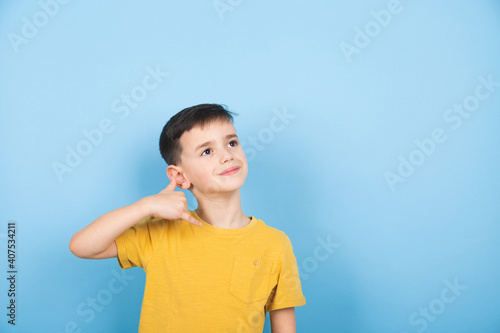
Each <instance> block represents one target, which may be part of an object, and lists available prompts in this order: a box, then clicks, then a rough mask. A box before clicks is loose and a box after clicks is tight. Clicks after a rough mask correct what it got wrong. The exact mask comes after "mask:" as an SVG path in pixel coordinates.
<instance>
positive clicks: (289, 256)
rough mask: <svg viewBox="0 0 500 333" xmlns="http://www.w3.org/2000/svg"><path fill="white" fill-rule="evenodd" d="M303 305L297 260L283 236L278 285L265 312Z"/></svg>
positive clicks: (288, 242) (304, 301)
mask: <svg viewBox="0 0 500 333" xmlns="http://www.w3.org/2000/svg"><path fill="white" fill-rule="evenodd" d="M304 304H306V299H305V297H304V295H303V294H302V286H301V284H300V278H299V270H298V267H297V260H296V259H295V255H294V254H293V248H292V243H291V242H290V239H289V238H288V236H286V235H285V239H284V246H283V254H282V260H281V269H280V273H279V276H278V283H277V285H276V286H275V287H274V289H273V290H272V292H271V294H270V296H269V298H268V301H267V303H266V306H265V308H266V311H273V310H278V309H283V308H290V307H296V306H301V305H304Z"/></svg>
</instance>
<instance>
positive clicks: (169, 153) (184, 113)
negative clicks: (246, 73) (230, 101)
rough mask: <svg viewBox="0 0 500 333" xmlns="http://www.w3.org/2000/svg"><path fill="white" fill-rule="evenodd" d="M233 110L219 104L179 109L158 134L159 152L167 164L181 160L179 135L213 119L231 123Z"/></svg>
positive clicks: (175, 163)
mask: <svg viewBox="0 0 500 333" xmlns="http://www.w3.org/2000/svg"><path fill="white" fill-rule="evenodd" d="M232 115H238V114H237V113H235V112H231V111H228V110H227V109H226V106H225V105H224V106H223V105H220V104H199V105H195V106H191V107H188V108H185V109H183V110H181V111H179V112H178V113H177V114H175V115H174V116H172V118H170V120H169V121H168V122H167V123H166V124H165V126H164V127H163V131H162V132H161V135H160V153H161V156H162V157H163V159H164V160H165V162H167V164H168V165H178V164H179V163H180V161H181V152H182V147H181V143H180V140H179V139H180V137H181V136H182V134H183V133H184V132H186V131H190V130H191V129H192V128H193V127H195V126H201V128H203V127H204V126H205V124H210V123H212V122H214V121H229V122H231V123H233V116H232Z"/></svg>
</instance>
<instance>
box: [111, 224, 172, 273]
mask: <svg viewBox="0 0 500 333" xmlns="http://www.w3.org/2000/svg"><path fill="white" fill-rule="evenodd" d="M164 233H165V230H164V221H163V220H159V219H156V218H155V217H153V216H149V217H147V218H145V219H144V220H142V221H141V222H139V223H137V224H135V225H134V226H132V227H131V228H129V229H127V230H125V231H124V232H123V233H122V234H121V235H120V236H118V237H117V238H116V239H115V243H116V249H117V252H118V255H117V259H118V264H119V265H120V267H121V268H122V269H127V268H130V267H135V266H138V267H142V268H144V267H145V266H146V265H147V263H148V262H149V260H150V259H151V257H152V256H153V254H154V250H155V249H156V247H157V245H158V244H159V242H160V241H161V239H162V238H163V237H164Z"/></svg>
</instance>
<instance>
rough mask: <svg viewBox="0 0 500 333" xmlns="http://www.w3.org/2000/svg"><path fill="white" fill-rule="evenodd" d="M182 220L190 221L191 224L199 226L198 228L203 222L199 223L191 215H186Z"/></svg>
mask: <svg viewBox="0 0 500 333" xmlns="http://www.w3.org/2000/svg"><path fill="white" fill-rule="evenodd" d="M182 219H183V220H186V221H188V222H189V223H191V224H194V225H197V226H200V225H201V222H200V221H198V220H197V219H195V218H194V217H192V216H191V215H189V213H185V214H184V216H183V217H182Z"/></svg>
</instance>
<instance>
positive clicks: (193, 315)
mask: <svg viewBox="0 0 500 333" xmlns="http://www.w3.org/2000/svg"><path fill="white" fill-rule="evenodd" d="M188 212H189V214H191V215H192V216H193V217H194V218H195V219H197V220H199V221H201V222H202V225H201V226H195V225H192V224H191V223H188V222H186V221H183V220H173V221H172V220H164V219H157V218H155V217H153V216H150V217H148V218H146V219H145V220H143V221H141V222H140V223H138V224H136V225H135V226H133V227H131V228H130V229H128V230H126V231H125V232H124V233H123V234H121V235H120V236H119V237H118V238H117V239H116V240H115V241H116V246H117V249H118V263H119V264H120V267H121V268H122V269H126V268H130V267H133V266H139V267H142V268H143V269H144V271H145V272H146V286H145V290H144V298H143V301H142V309H141V319H140V324H139V332H142V333H153V332H161V333H165V332H182V333H184V332H189V333H196V332H203V333H206V332H217V333H226V332H227V333H238V332H259V333H262V330H263V327H264V322H265V319H266V313H265V311H272V310H277V309H282V308H288V307H296V306H301V305H304V304H305V303H306V300H305V298H304V296H303V294H302V288H301V284H300V279H299V272H298V269H297V261H296V259H295V256H294V254H293V249H292V244H291V242H290V239H289V238H288V236H287V235H286V234H285V233H284V232H282V231H280V230H278V229H275V228H272V227H270V226H268V225H266V224H265V223H264V222H263V221H261V220H259V219H256V218H255V217H253V216H249V218H251V222H250V223H249V224H248V225H246V226H245V227H243V228H238V229H224V228H217V227H214V226H212V225H210V224H208V223H206V222H204V221H203V220H202V219H201V218H200V217H199V216H198V215H197V214H196V212H195V211H194V210H193V211H188Z"/></svg>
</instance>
